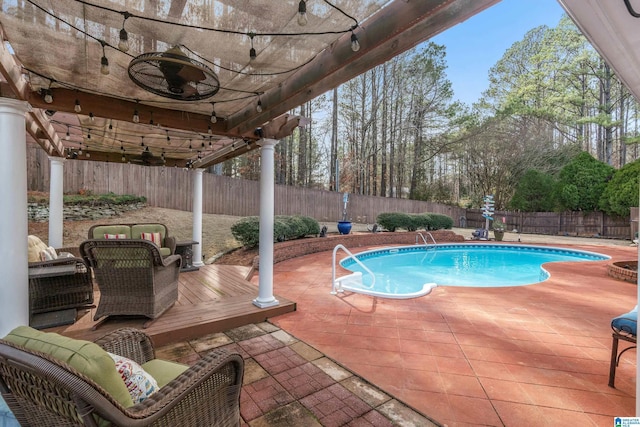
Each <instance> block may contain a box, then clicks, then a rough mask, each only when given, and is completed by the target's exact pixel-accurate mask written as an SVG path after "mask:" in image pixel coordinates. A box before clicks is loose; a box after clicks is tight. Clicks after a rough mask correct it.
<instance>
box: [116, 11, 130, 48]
mask: <svg viewBox="0 0 640 427" xmlns="http://www.w3.org/2000/svg"><path fill="white" fill-rule="evenodd" d="M123 15H124V20H123V21H122V29H121V30H120V40H119V41H118V49H120V50H121V51H122V52H127V51H128V50H129V34H127V30H125V29H124V23H125V22H127V19H129V17H130V16H131V14H130V13H129V12H124V13H123Z"/></svg>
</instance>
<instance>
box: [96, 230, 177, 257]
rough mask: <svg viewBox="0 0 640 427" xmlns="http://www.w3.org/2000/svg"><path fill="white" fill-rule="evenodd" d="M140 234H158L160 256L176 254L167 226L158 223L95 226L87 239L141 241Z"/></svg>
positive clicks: (173, 239)
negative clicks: (110, 238)
mask: <svg viewBox="0 0 640 427" xmlns="http://www.w3.org/2000/svg"><path fill="white" fill-rule="evenodd" d="M142 233H150V234H153V233H160V242H159V244H158V246H159V247H160V255H162V256H168V255H173V254H174V253H175V252H176V239H175V238H174V237H173V236H170V235H169V230H168V229H167V226H166V225H164V224H160V223H139V224H97V225H94V226H92V227H91V228H89V233H88V235H87V239H98V240H102V239H107V237H108V236H110V237H112V238H114V239H117V238H119V239H142V238H143V234H142Z"/></svg>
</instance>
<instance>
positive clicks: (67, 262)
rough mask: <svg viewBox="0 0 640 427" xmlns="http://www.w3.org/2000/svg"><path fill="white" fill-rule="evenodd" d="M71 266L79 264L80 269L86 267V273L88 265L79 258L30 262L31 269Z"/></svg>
mask: <svg viewBox="0 0 640 427" xmlns="http://www.w3.org/2000/svg"><path fill="white" fill-rule="evenodd" d="M71 264H78V266H79V267H84V268H85V270H84V271H86V268H87V264H86V263H85V262H84V260H83V259H82V258H77V257H66V258H57V259H52V260H49V261H37V262H30V263H29V268H33V267H53V266H55V265H71Z"/></svg>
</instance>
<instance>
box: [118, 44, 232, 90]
mask: <svg viewBox="0 0 640 427" xmlns="http://www.w3.org/2000/svg"><path fill="white" fill-rule="evenodd" d="M128 72H129V78H130V79H131V80H133V82H134V83H135V84H137V85H138V86H140V87H141V88H143V89H145V90H147V91H149V92H151V93H154V94H156V95H160V96H164V97H166V98H172V99H178V100H181V101H197V100H200V99H205V98H209V97H212V96H213V95H215V94H216V93H217V92H218V90H219V89H220V81H219V80H218V76H216V74H215V73H214V72H213V70H212V69H211V68H209V67H208V66H206V65H205V64H203V63H201V62H198V61H196V60H195V59H191V58H189V57H188V56H187V55H185V54H184V52H182V50H181V49H180V47H179V46H174V47H172V48H170V49H168V50H167V51H166V52H149V53H143V54H142V55H140V56H137V57H135V58H134V59H132V60H131V62H130V63H129V68H128Z"/></svg>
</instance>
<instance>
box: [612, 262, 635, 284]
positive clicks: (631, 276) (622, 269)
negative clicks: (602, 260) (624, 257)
mask: <svg viewBox="0 0 640 427" xmlns="http://www.w3.org/2000/svg"><path fill="white" fill-rule="evenodd" d="M608 274H609V276H611V277H613V278H614V279H618V280H624V281H625V282H630V283H638V261H618V262H614V263H612V264H609V268H608Z"/></svg>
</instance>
